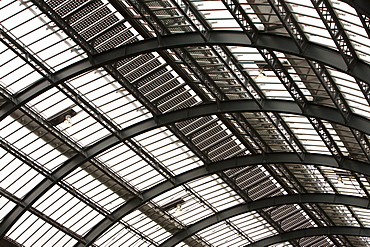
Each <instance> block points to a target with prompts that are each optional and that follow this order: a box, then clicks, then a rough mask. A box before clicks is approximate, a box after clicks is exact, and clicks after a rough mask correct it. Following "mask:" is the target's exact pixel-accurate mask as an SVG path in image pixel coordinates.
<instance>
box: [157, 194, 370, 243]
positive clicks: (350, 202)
mask: <svg viewBox="0 0 370 247" xmlns="http://www.w3.org/2000/svg"><path fill="white" fill-rule="evenodd" d="M301 203H330V204H341V205H346V206H355V207H361V208H370V205H369V199H367V198H363V197H357V196H349V195H339V194H326V193H320V194H319V193H312V194H310V193H308V194H296V195H284V196H276V197H269V198H263V199H259V200H256V201H252V202H247V203H243V204H240V205H237V206H234V207H231V208H228V209H225V210H222V211H220V212H217V213H216V214H213V215H211V216H209V217H207V218H205V219H202V220H200V221H198V222H196V223H194V224H192V225H190V226H188V227H187V228H186V229H183V230H182V231H180V232H178V233H176V234H175V235H173V236H172V237H171V238H169V239H167V240H166V241H164V242H163V243H162V244H161V245H159V246H160V247H167V246H175V245H176V244H178V243H180V242H181V241H183V240H185V239H187V238H188V237H190V236H192V235H194V234H196V233H197V232H199V231H201V230H203V229H206V228H208V227H210V226H212V225H214V224H217V223H220V222H222V221H224V220H227V219H230V218H231V217H234V216H237V215H240V214H244V213H248V212H251V211H254V210H259V209H263V208H268V207H274V206H280V205H285V204H301ZM368 231H369V233H370V229H368ZM284 234H286V233H282V234H279V235H276V236H274V237H276V238H277V239H278V236H281V235H284ZM321 235H323V234H321ZM274 239H275V238H274ZM284 241H285V240H284ZM256 244H257V245H256V246H268V245H270V244H271V243H270V242H268V244H267V243H266V242H263V245H258V242H256ZM248 246H255V245H254V244H251V245H248Z"/></svg>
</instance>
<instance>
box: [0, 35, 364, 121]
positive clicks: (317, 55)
mask: <svg viewBox="0 0 370 247" xmlns="http://www.w3.org/2000/svg"><path fill="white" fill-rule="evenodd" d="M206 36H207V38H206V39H203V37H202V36H201V35H200V34H199V33H196V32H189V33H181V34H173V35H168V36H163V37H160V38H151V39H146V40H142V41H138V42H134V43H130V44H127V45H123V46H120V47H117V48H114V49H111V50H108V51H105V52H102V53H99V54H96V55H93V56H91V57H89V58H87V59H83V60H81V61H78V62H76V63H74V64H72V65H69V66H67V67H66V68H64V69H62V70H60V71H57V72H56V73H54V74H53V75H52V76H51V77H50V78H49V79H48V80H47V79H41V80H38V81H37V82H35V83H34V84H33V85H32V86H30V87H27V88H26V89H25V90H23V91H21V92H19V93H18V94H16V95H14V101H15V102H17V104H16V105H15V106H14V105H12V104H11V103H5V104H4V105H3V106H2V108H1V109H0V120H1V119H3V118H4V117H6V116H7V115H9V114H10V113H11V112H12V111H14V110H15V109H16V108H19V107H20V106H22V105H24V104H25V103H27V102H28V101H30V100H32V99H33V98H35V97H37V96H38V95H40V94H41V93H43V92H45V91H47V90H49V89H50V88H52V87H54V86H56V85H58V84H59V83H60V82H63V81H66V80H68V79H71V78H73V77H75V76H77V75H79V74H81V73H84V72H87V71H90V70H92V69H94V68H99V67H101V66H104V65H107V64H111V63H114V62H117V61H119V60H122V59H124V58H128V57H132V56H136V55H139V54H143V53H148V52H153V51H158V50H165V49H169V48H176V47H185V46H205V45H229V46H246V47H258V48H268V49H273V50H277V51H281V52H285V53H290V54H293V55H296V56H299V57H304V58H308V59H311V60H315V61H317V62H320V63H323V64H326V65H329V66H331V67H333V68H335V69H337V70H339V71H342V72H345V73H347V74H349V75H352V76H354V77H355V78H358V79H360V80H362V81H364V82H366V83H368V84H370V65H368V64H367V63H365V62H364V61H361V60H358V61H357V62H356V63H353V65H352V66H351V68H348V67H347V65H346V62H345V61H344V59H343V58H342V55H341V54H340V53H339V52H338V51H336V50H333V49H330V48H327V47H324V46H322V45H319V44H316V43H313V42H308V43H307V45H306V46H305V49H304V51H302V52H300V49H299V48H298V47H297V46H296V45H295V43H294V41H293V40H292V39H291V38H290V37H287V36H282V35H273V34H267V33H260V34H259V35H258V38H257V39H256V41H255V42H254V43H252V42H251V40H250V39H249V38H248V37H247V35H246V34H245V33H243V32H241V31H209V32H208V33H207V35H206Z"/></svg>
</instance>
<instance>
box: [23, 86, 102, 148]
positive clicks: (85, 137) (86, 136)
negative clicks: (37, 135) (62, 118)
mask: <svg viewBox="0 0 370 247" xmlns="http://www.w3.org/2000/svg"><path fill="white" fill-rule="evenodd" d="M29 104H30V105H31V106H32V108H34V109H36V111H37V112H40V113H41V114H42V115H43V116H45V117H46V118H47V119H49V121H50V118H51V117H53V116H55V115H56V114H59V113H61V112H63V111H67V110H71V109H72V110H73V112H75V113H76V115H75V116H73V117H72V118H71V120H70V121H71V124H68V125H67V124H65V123H63V122H61V123H59V124H58V125H57V127H59V129H60V130H61V131H63V133H64V134H66V135H67V136H69V137H71V138H72V139H75V140H76V141H77V142H78V143H79V144H80V145H81V146H87V145H91V144H92V143H94V142H96V141H98V140H100V139H101V138H103V137H105V136H107V135H108V134H109V131H108V130H107V129H105V128H104V127H103V126H102V125H101V124H99V123H98V122H96V120H95V119H94V118H93V117H92V116H90V115H89V114H88V113H86V112H85V111H83V110H82V109H80V107H78V106H75V103H74V102H73V101H72V100H71V99H70V98H69V97H67V96H66V95H65V94H64V93H62V92H60V91H59V90H57V89H56V88H52V89H50V90H49V91H47V92H45V93H43V94H41V95H40V96H38V97H36V98H35V99H33V100H31V101H30V102H29Z"/></svg>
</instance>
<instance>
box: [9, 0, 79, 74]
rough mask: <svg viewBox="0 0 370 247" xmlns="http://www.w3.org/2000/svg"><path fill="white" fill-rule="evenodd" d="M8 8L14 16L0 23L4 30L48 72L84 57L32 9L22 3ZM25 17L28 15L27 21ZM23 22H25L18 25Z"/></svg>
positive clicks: (30, 6) (48, 20) (54, 27)
mask: <svg viewBox="0 0 370 247" xmlns="http://www.w3.org/2000/svg"><path fill="white" fill-rule="evenodd" d="M9 7H12V9H9V11H13V12H14V15H13V16H12V17H11V18H10V19H7V20H4V21H3V22H2V25H3V26H4V28H5V29H6V30H5V31H6V32H8V34H9V35H11V36H13V37H14V38H15V40H16V42H17V43H18V44H20V45H21V46H24V47H25V48H26V49H27V50H28V51H29V52H30V53H31V54H32V55H33V56H35V58H36V59H37V60H39V62H41V63H43V64H44V65H46V66H48V67H49V69H50V70H51V71H55V70H57V69H59V68H62V67H64V66H66V65H68V64H71V63H73V62H75V61H77V60H80V59H81V58H84V57H85V55H84V53H83V52H82V51H78V52H77V54H76V53H72V52H71V51H73V50H74V51H77V50H79V48H78V47H77V45H76V44H75V43H74V42H73V40H72V39H71V38H69V37H68V36H67V35H66V34H65V33H64V32H63V31H62V30H60V29H59V28H58V27H56V26H55V25H54V24H53V23H52V22H51V20H50V19H48V18H47V17H46V16H45V15H42V12H41V11H40V10H39V9H38V8H36V7H35V6H33V5H29V4H28V3H23V4H13V5H9V6H7V8H9ZM16 11H19V12H16ZM20 15H22V18H20V17H19V16H20ZM25 15H28V16H29V18H28V20H27V19H26V18H25ZM24 20H27V21H25V22H20V23H19V21H24ZM25 30H27V32H25Z"/></svg>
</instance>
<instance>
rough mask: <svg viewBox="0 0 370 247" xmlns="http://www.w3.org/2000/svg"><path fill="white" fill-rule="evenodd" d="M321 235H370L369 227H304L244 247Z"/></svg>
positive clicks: (262, 246)
mask: <svg viewBox="0 0 370 247" xmlns="http://www.w3.org/2000/svg"><path fill="white" fill-rule="evenodd" d="M321 235H350V236H361V237H370V228H365V227H353V226H327V227H312V228H305V229H299V230H295V231H290V232H285V233H282V234H279V235H275V236H272V237H268V238H265V239H262V240H259V241H257V242H255V243H252V244H248V245H246V246H245V247H265V246H270V245H272V244H277V243H281V242H286V241H289V240H293V239H299V238H305V237H313V236H321Z"/></svg>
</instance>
